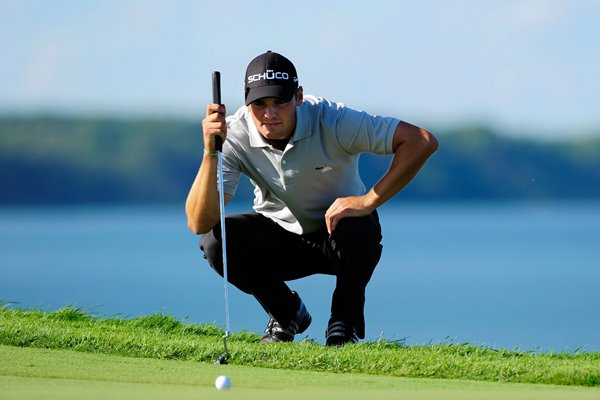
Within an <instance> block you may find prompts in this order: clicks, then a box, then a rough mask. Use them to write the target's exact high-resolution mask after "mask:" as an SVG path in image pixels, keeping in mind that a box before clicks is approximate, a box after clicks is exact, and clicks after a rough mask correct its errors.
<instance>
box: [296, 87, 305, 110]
mask: <svg viewBox="0 0 600 400" xmlns="http://www.w3.org/2000/svg"><path fill="white" fill-rule="evenodd" d="M303 100H304V93H303V90H302V86H299V87H298V89H296V106H299V105H300V104H302V101H303Z"/></svg>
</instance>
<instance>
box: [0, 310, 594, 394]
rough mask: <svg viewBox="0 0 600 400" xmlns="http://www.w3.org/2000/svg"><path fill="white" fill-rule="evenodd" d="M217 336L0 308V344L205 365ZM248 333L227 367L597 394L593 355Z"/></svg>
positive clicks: (144, 322) (236, 343)
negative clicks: (335, 343)
mask: <svg viewBox="0 0 600 400" xmlns="http://www.w3.org/2000/svg"><path fill="white" fill-rule="evenodd" d="M222 335H223V330H222V329H220V328H218V327H216V326H214V325H208V324H207V325H196V324H190V323H186V322H185V321H179V320H176V319H175V318H173V317H172V316H168V315H162V314H153V315H149V316H146V317H141V318H132V319H126V318H99V317H93V316H91V315H89V314H88V313H86V312H85V311H83V310H81V309H77V308H73V307H66V308H63V309H61V310H58V311H55V312H50V313H48V312H42V311H36V310H18V309H17V310H11V309H7V308H1V307H0V344H4V345H9V346H19V347H37V348H49V349H69V350H76V351H81V352H88V353H104V354H114V355H121V356H130V357H143V358H155V359H172V360H185V361H200V362H205V363H212V362H213V361H214V360H216V359H217V357H218V356H219V355H220V354H221V353H222V351H223V340H222ZM259 339H260V337H259V336H258V335H257V334H256V333H251V332H239V333H234V334H233V335H232V336H231V337H230V338H229V339H228V346H229V350H230V354H231V357H230V360H229V363H230V364H231V365H243V366H254V367H267V368H278V369H287V370H304V371H327V372H334V373H359V374H371V375H384V376H397V377H398V376H400V377H412V378H436V379H461V380H479V381H496V382H519V383H544V384H556V385H579V386H600V353H599V352H594V353H558V354H550V353H543V354H538V353H531V352H520V351H509V350H502V349H492V348H488V347H481V346H474V345H471V344H434V345H427V346H404V345H402V343H399V342H391V341H386V340H378V341H376V342H366V343H360V344H353V345H347V346H343V347H339V348H329V347H325V346H321V345H319V344H316V343H313V342H310V341H302V342H298V343H289V344H277V345H261V344H260V343H258V342H259Z"/></svg>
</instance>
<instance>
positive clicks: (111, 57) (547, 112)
mask: <svg viewBox="0 0 600 400" xmlns="http://www.w3.org/2000/svg"><path fill="white" fill-rule="evenodd" d="M598 21H600V1H594V0H588V1H585V0H570V1H567V0H564V1H563V0H545V1H543V0H514V1H513V0H504V1H500V0H498V1H495V0H488V1H476V0H472V1H460V0H458V1H450V0H448V1H439V0H424V1H399V0H396V1H393V0H391V1H376V0H372V1H369V2H367V1H361V2H357V1H356V2H355V1H349V0H345V1H324V0H321V1H312V0H307V1H303V2H278V1H270V0H265V1H259V2H255V3H253V2H248V1H244V2H242V1H227V0H219V1H214V2H208V1H184V0H181V1H177V0H173V1H167V0H163V1H158V0H154V1H153V0H147V1H133V0H121V1H112V0H105V1H101V0H98V1H90V0H72V1H66V0H53V1H46V0H37V1H27V0H0V42H1V43H2V45H1V46H0V113H11V112H30V111H46V112H48V111H50V112H60V113H70V114H78V113H82V114H88V115H89V114H102V115H106V114H108V115H130V114H133V115H144V116H146V115H155V116H183V117H186V118H187V117H191V118H197V119H198V120H200V119H201V118H202V114H203V112H204V108H205V105H206V104H207V103H208V102H209V101H210V98H211V94H210V90H211V89H210V88H211V82H210V73H211V71H213V70H215V69H218V70H220V71H221V73H222V80H223V83H222V85H223V101H224V102H225V103H226V104H227V105H228V107H229V111H231V112H233V111H234V109H236V108H237V107H239V106H240V105H242V87H243V75H244V72H245V68H246V65H247V64H248V62H249V61H250V60H251V59H252V58H253V57H254V56H256V55H257V54H259V53H262V52H264V51H265V50H268V49H271V50H274V51H277V52H280V53H282V54H284V55H286V56H288V57H289V58H290V59H291V60H292V61H293V62H294V63H295V64H296V67H297V69H298V73H299V77H300V82H301V84H302V85H303V86H304V89H305V93H311V94H315V95H319V96H323V97H327V98H329V99H331V100H334V101H339V102H343V103H345V104H346V105H348V106H351V107H354V108H358V109H363V110H366V111H370V112H372V113H378V114H389V115H394V116H397V117H399V118H402V119H404V120H406V121H408V122H412V123H415V124H418V125H422V126H425V127H430V126H435V127H444V126H455V125H457V124H460V123H463V122H475V123H487V124H490V125H492V126H495V127H497V128H499V129H503V130H506V131H508V132H511V133H512V134H518V135H527V136H530V137H536V138H563V137H568V136H571V135H577V134H589V133H592V132H594V131H595V132H598V131H600V72H599V71H600V27H599V26H600V24H599V23H598Z"/></svg>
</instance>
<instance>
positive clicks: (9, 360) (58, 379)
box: [0, 345, 600, 400]
mask: <svg viewBox="0 0 600 400" xmlns="http://www.w3.org/2000/svg"><path fill="white" fill-rule="evenodd" d="M0 360H2V361H1V362H0V399H3V400H4V399H21V400H29V399H44V400H53V399H61V400H62V399H78V400H83V399H138V398H139V399H144V400H152V399H178V400H186V399H202V398H218V397H220V396H222V397H224V398H230V399H244V400H254V399H257V400H258V399H265V398H285V399H287V400H295V399H298V400H300V399H301V400H306V399H307V398H309V399H314V400H316V399H330V398H336V399H338V398H339V399H344V400H353V399H399V398H408V399H416V400H418V399H429V400H436V399H444V400H449V399H450V400H451V399H461V400H469V399H482V398H485V399H488V400H495V399H507V398H510V399H511V400H519V399H524V400H525V399H527V400H538V399H539V400H555V399H569V400H587V399H590V400H591V399H598V396H600V389H598V388H585V387H574V386H554V385H533V384H508V383H497V382H476V381H464V380H443V379H425V378H422V379H416V378H398V377H388V376H371V375H364V374H350V373H348V374H337V373H328V372H312V371H291V370H282V369H279V370H277V369H267V368H258V367H247V366H240V365H213V364H209V363H198V362H194V361H178V360H157V359H151V358H134V357H124V356H118V355H107V354H93V353H81V352H75V351H70V350H52V349H38V348H21V347H10V346H2V345H0ZM223 374H225V375H228V376H230V377H231V379H232V381H233V387H232V389H231V390H230V391H229V392H223V393H219V392H217V391H216V390H215V388H214V386H213V385H214V380H215V378H216V377H217V376H218V375H223Z"/></svg>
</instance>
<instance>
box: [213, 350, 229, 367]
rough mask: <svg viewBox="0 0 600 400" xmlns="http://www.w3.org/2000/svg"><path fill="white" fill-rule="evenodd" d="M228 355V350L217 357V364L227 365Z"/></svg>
mask: <svg viewBox="0 0 600 400" xmlns="http://www.w3.org/2000/svg"><path fill="white" fill-rule="evenodd" d="M228 356H229V354H227V353H226V352H225V353H223V354H221V355H220V356H219V358H217V361H215V365H226V364H227V357H228Z"/></svg>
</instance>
